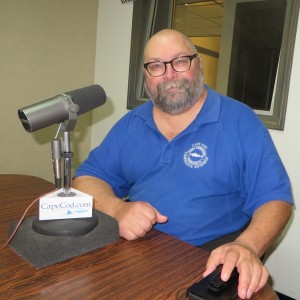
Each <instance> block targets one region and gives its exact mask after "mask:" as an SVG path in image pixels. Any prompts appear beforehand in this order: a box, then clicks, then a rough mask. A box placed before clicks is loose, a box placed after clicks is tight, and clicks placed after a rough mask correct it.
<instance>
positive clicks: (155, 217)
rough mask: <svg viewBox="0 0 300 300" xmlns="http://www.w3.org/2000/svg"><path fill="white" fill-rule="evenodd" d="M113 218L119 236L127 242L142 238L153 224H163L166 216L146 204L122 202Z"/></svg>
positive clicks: (166, 218)
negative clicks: (117, 227)
mask: <svg viewBox="0 0 300 300" xmlns="http://www.w3.org/2000/svg"><path fill="white" fill-rule="evenodd" d="M114 217H115V218H116V219H117V220H118V222H119V234H120V236H121V237H124V238H125V239H127V240H135V239H137V238H139V237H142V236H144V235H145V234H146V233H147V232H148V231H150V230H151V228H152V227H153V225H154V224H155V223H165V222H167V220H168V217H167V216H164V215H162V214H161V213H160V212H158V211H157V210H156V209H155V208H154V207H153V206H151V205H150V204H149V203H147V202H142V201H137V202H124V201H120V203H119V204H118V205H117V207H116V210H115V214H114Z"/></svg>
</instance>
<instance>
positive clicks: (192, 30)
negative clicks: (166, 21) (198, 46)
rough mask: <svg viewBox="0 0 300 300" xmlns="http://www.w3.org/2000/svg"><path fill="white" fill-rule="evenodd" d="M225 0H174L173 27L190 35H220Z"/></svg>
mask: <svg viewBox="0 0 300 300" xmlns="http://www.w3.org/2000/svg"><path fill="white" fill-rule="evenodd" d="M224 1H225V0H216V1H210V0H202V1H201V0H200V1H199V0H198V1H195V0H176V8H175V15H174V25H173V27H174V28H175V29H177V30H179V31H181V32H183V33H185V34H186V35H188V36H190V37H195V36H197V37H199V36H221V29H222V22H223V14H224Z"/></svg>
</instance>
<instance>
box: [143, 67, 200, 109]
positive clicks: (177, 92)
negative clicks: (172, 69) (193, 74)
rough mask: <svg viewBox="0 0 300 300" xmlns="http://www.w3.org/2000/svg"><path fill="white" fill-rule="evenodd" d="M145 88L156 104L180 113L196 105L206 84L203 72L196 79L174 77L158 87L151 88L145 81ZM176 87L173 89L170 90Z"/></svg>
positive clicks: (161, 107)
mask: <svg viewBox="0 0 300 300" xmlns="http://www.w3.org/2000/svg"><path fill="white" fill-rule="evenodd" d="M145 88H146V91H147V93H148V95H149V97H150V98H151V99H152V101H153V103H154V105H155V106H156V107H157V108H158V109H160V110H162V111H163V112H165V113H168V114H170V115H178V114H181V113H183V112H185V111H187V110H189V109H190V108H191V107H193V106H194V104H195V103H196V102H197V101H198V99H199V97H200V96H201V94H202V92H203V89H204V84H203V73H202V72H200V73H199V74H198V76H197V78H196V79H194V80H188V79H173V80H167V81H164V82H161V83H159V84H158V86H157V89H150V88H149V87H148V85H147V82H146V81H145ZM170 88H174V90H173V91H169V89H170Z"/></svg>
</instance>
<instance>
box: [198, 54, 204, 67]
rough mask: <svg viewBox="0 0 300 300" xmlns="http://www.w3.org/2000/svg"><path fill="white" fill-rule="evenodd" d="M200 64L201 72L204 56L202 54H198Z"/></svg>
mask: <svg viewBox="0 0 300 300" xmlns="http://www.w3.org/2000/svg"><path fill="white" fill-rule="evenodd" d="M198 64H199V67H200V70H203V63H202V56H201V55H200V54H198Z"/></svg>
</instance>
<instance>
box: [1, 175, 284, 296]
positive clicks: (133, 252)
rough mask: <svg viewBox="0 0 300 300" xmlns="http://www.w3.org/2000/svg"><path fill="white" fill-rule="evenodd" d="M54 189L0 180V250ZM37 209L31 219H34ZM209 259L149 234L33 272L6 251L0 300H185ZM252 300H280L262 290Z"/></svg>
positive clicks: (21, 179)
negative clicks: (16, 223)
mask: <svg viewBox="0 0 300 300" xmlns="http://www.w3.org/2000/svg"><path fill="white" fill-rule="evenodd" d="M53 188H54V185H53V184H52V183H50V182H47V181H45V180H43V179H40V178H37V177H33V176H26V175H0V203H1V209H0V220H1V226H0V246H2V245H3V244H4V242H5V241H6V239H7V230H8V226H9V224H10V222H11V221H12V220H15V219H19V218H20V216H21V215H22V213H23V212H24V210H25V209H26V207H27V205H29V204H30V203H31V202H32V201H33V200H34V199H35V198H37V197H39V196H40V195H42V194H44V193H46V192H50V191H51V190H53ZM37 207H38V205H36V206H35V209H33V210H32V211H31V212H30V213H29V214H31V215H33V214H36V213H37ZM208 256H209V253H208V252H206V251H204V250H202V249H200V248H197V247H194V246H192V245H189V244H187V243H185V242H182V241H179V240H177V239H176V238H173V237H171V236H169V235H167V234H164V233H162V232H159V231H156V230H152V231H151V232H149V233H148V234H147V235H146V236H145V237H143V238H140V239H138V240H136V241H126V240H124V239H121V240H120V241H118V242H117V243H114V244H111V245H108V246H105V247H103V248H101V249H97V250H94V251H91V252H89V253H87V254H84V255H80V256H77V257H75V258H72V259H69V260H67V261H64V262H61V263H57V264H55V265H52V266H49V267H46V268H43V269H40V270H37V269H36V268H34V267H33V266H32V265H30V264H29V263H28V262H27V261H25V260H23V259H22V258H21V257H19V256H18V255H17V254H16V253H15V252H14V251H13V250H12V249H11V248H10V247H6V248H5V249H4V250H2V251H1V253H0V299H10V300H12V299H13V300H15V299H43V300H44V299H72V300H73V299H75V300H76V299H80V300H82V299H114V300H115V299H120V300H127V299H128V300H129V299H131V300H144V299H149V300H150V299H151V300H155V299H157V300H164V299H187V297H186V289H187V288H188V287H189V286H191V285H192V284H193V283H194V282H196V281H198V280H200V279H201V278H202V273H203V272H204V269H205V263H206V260H207V259H208ZM251 299H254V300H259V299H261V300H262V299H265V300H273V299H278V297H277V296H276V293H275V292H274V291H273V290H272V288H271V287H270V286H269V285H266V286H265V287H264V288H263V289H262V290H261V291H260V292H259V293H257V294H255V295H254V296H253V297H252V298H251Z"/></svg>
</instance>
